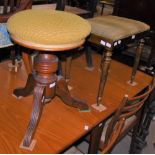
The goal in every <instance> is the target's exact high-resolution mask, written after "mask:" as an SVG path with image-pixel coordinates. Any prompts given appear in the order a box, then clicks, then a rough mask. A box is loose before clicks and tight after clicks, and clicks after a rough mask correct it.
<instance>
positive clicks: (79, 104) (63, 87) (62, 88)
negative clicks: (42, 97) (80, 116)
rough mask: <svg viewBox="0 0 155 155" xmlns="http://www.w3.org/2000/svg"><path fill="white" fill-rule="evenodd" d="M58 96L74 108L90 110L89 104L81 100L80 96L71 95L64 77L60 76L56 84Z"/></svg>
mask: <svg viewBox="0 0 155 155" xmlns="http://www.w3.org/2000/svg"><path fill="white" fill-rule="evenodd" d="M55 95H57V96H58V97H60V98H61V100H62V101H63V102H64V103H65V104H66V105H69V106H71V107H74V108H78V109H79V110H82V111H83V110H89V107H88V105H87V104H86V102H85V101H83V100H80V99H78V98H74V97H71V95H70V93H69V90H68V86H67V83H66V81H65V79H64V78H63V77H59V80H58V81H57V85H56V93H55Z"/></svg>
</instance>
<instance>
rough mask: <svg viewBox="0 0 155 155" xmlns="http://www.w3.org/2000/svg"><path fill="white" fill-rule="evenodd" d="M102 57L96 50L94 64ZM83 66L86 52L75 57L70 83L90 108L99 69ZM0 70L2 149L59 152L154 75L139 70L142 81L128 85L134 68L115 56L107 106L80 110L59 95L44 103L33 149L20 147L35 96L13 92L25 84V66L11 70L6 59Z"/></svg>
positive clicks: (0, 139) (75, 94)
mask: <svg viewBox="0 0 155 155" xmlns="http://www.w3.org/2000/svg"><path fill="white" fill-rule="evenodd" d="M99 60H100V56H99V55H97V54H95V55H94V66H95V68H99ZM83 66H85V58H84V56H81V57H79V58H78V59H75V60H74V61H73V65H72V69H71V81H70V85H72V86H73V87H74V89H73V90H72V91H71V94H72V95H73V96H78V97H80V98H85V99H86V101H87V103H88V104H89V107H90V108H91V105H92V104H93V103H94V102H95V101H96V92H97V89H98V81H99V78H100V72H98V70H97V69H96V70H93V72H91V73H90V72H89V71H86V70H85V69H84V67H83ZM0 70H1V76H0V89H1V90H3V91H0V98H1V102H0V153H60V152H62V151H63V150H64V149H66V148H67V147H69V146H70V145H72V144H73V143H74V142H76V141H77V140H78V139H80V138H81V137H82V136H84V135H85V134H87V133H88V132H90V131H91V130H93V128H94V127H95V126H98V124H100V122H102V121H104V120H105V119H106V118H107V117H108V116H110V115H111V114H112V113H113V112H114V111H115V110H116V109H117V108H118V105H119V103H120V101H121V99H122V97H123V96H124V94H126V93H127V94H129V95H130V96H133V95H134V94H136V93H137V92H139V91H140V90H141V89H142V88H144V87H145V86H146V85H147V83H148V82H149V81H150V79H151V78H150V77H149V76H148V75H146V74H144V73H142V72H139V71H138V73H137V76H136V81H138V82H139V84H138V85H136V86H135V87H132V86H129V85H128V84H127V83H126V81H127V80H128V79H129V77H130V74H131V70H132V68H130V67H128V66H126V65H123V64H121V63H119V62H116V61H114V60H113V61H112V64H111V69H110V73H109V78H108V80H107V84H106V87H105V94H104V98H103V103H104V105H105V106H106V107H107V109H106V110H105V111H103V112H98V111H96V110H94V109H93V108H91V111H90V112H88V113H81V112H79V111H78V110H77V109H74V108H71V107H68V106H66V105H65V104H63V102H62V101H61V100H60V99H59V98H57V97H56V98H54V99H53V100H52V102H51V103H50V104H46V106H45V107H44V111H43V114H42V117H41V120H40V122H39V125H38V128H37V131H36V134H35V136H34V139H35V140H36V141H37V143H36V145H35V147H34V149H33V150H32V151H28V150H23V149H20V148H19V145H20V143H21V141H22V138H23V135H24V133H25V129H26V125H27V123H28V120H29V114H30V112H31V108H32V96H29V97H25V98H22V99H20V100H17V99H16V98H14V97H12V96H11V95H10V94H11V93H12V90H13V89H14V88H15V87H17V86H21V85H24V83H25V80H26V77H27V76H26V72H25V68H24V66H22V68H21V70H19V72H18V73H16V74H15V73H13V72H12V73H10V72H8V69H7V62H4V63H1V64H0ZM79 75H81V76H79ZM122 75H123V76H122ZM88 79H89V80H88ZM4 81H5V85H4ZM85 127H86V128H85ZM87 127H88V130H87Z"/></svg>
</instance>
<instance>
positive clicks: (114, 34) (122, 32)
mask: <svg viewBox="0 0 155 155" xmlns="http://www.w3.org/2000/svg"><path fill="white" fill-rule="evenodd" d="M88 21H89V22H90V24H91V27H92V31H91V33H92V34H95V35H97V36H100V37H102V38H103V40H104V39H105V40H106V41H109V42H111V43H113V42H114V41H117V40H120V39H124V38H127V37H129V36H132V35H136V34H138V33H141V32H144V31H147V30H149V29H150V26H149V25H147V24H145V23H143V22H140V21H136V20H132V19H128V18H124V17H118V16H110V15H109V16H102V17H95V18H91V19H89V20H88Z"/></svg>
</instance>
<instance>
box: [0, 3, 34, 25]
mask: <svg viewBox="0 0 155 155" xmlns="http://www.w3.org/2000/svg"><path fill="white" fill-rule="evenodd" d="M31 7H32V0H1V1H0V22H6V21H7V19H8V18H9V17H10V16H11V15H12V14H14V13H16V12H18V11H21V10H25V9H29V8H31Z"/></svg>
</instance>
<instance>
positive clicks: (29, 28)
mask: <svg viewBox="0 0 155 155" xmlns="http://www.w3.org/2000/svg"><path fill="white" fill-rule="evenodd" d="M7 29H8V31H9V33H10V34H11V36H13V37H15V38H17V39H19V40H23V41H26V42H28V43H33V44H36V45H38V44H40V45H63V44H71V43H76V42H79V41H81V40H83V39H85V38H86V37H87V36H88V35H89V33H90V31H91V26H90V24H89V23H88V22H87V21H86V20H84V19H82V18H81V17H79V16H77V15H74V14H71V13H66V12H63V11H55V10H49V9H47V10H46V9H34V10H26V11H21V12H19V13H17V14H15V15H13V16H12V17H11V18H10V19H9V20H8V22H7Z"/></svg>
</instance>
